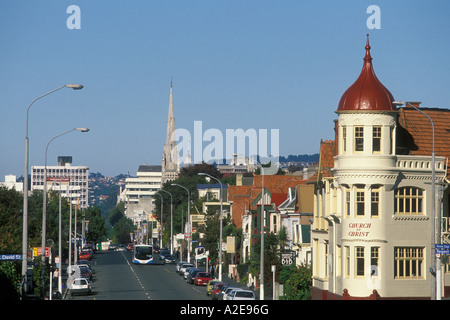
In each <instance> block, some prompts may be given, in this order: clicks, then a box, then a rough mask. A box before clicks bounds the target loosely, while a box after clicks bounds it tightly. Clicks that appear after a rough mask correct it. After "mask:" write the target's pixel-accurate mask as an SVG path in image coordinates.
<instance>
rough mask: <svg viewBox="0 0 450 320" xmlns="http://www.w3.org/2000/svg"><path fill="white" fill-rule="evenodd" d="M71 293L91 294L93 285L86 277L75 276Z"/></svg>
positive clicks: (70, 287)
mask: <svg viewBox="0 0 450 320" xmlns="http://www.w3.org/2000/svg"><path fill="white" fill-rule="evenodd" d="M69 289H70V294H71V295H73V294H91V290H92V285H91V282H90V281H89V280H88V279H86V278H73V279H72V281H71V283H70V286H69Z"/></svg>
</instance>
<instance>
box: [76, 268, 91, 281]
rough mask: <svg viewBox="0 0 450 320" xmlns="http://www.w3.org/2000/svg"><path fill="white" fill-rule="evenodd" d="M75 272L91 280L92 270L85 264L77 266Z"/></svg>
mask: <svg viewBox="0 0 450 320" xmlns="http://www.w3.org/2000/svg"><path fill="white" fill-rule="evenodd" d="M75 274H77V275H79V276H80V277H82V278H86V279H88V280H92V271H91V269H89V268H88V267H87V266H84V265H81V266H78V268H77V270H76V271H75Z"/></svg>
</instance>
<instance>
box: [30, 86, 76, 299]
mask: <svg viewBox="0 0 450 320" xmlns="http://www.w3.org/2000/svg"><path fill="white" fill-rule="evenodd" d="M62 88H71V89H74V90H80V89H82V88H83V86H82V85H81V84H66V85H63V86H61V87H58V88H56V89H54V90H52V91H49V92H47V93H45V94H43V95H41V96H39V97H37V98H36V99H34V100H33V101H31V103H30V104H29V106H28V108H27V116H26V125H25V161H24V162H25V170H24V176H23V222H22V223H23V226H22V282H23V289H22V290H23V291H22V294H23V293H24V292H27V291H28V288H27V287H28V285H27V256H28V161H29V154H28V153H29V149H30V148H29V139H28V114H29V112H30V108H31V106H32V105H33V103H35V102H36V101H37V100H39V99H41V98H43V97H45V96H48V95H49V94H51V93H53V92H55V91H58V90H60V89H62Z"/></svg>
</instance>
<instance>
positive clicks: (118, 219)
mask: <svg viewBox="0 0 450 320" xmlns="http://www.w3.org/2000/svg"><path fill="white" fill-rule="evenodd" d="M108 220H109V222H110V224H111V226H112V230H111V231H112V232H111V233H112V235H111V237H112V241H113V242H114V243H123V244H125V243H130V242H131V238H130V233H133V232H134V230H135V229H136V226H135V225H134V223H133V221H132V220H131V219H130V218H128V217H126V216H125V204H124V203H123V202H120V203H119V204H117V205H116V206H115V207H114V208H113V209H112V210H111V211H110V213H109V216H108Z"/></svg>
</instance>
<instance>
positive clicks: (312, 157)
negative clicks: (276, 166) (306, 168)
mask: <svg viewBox="0 0 450 320" xmlns="http://www.w3.org/2000/svg"><path fill="white" fill-rule="evenodd" d="M279 159H280V163H284V162H309V163H311V162H312V163H314V162H319V154H318V153H315V154H299V155H292V154H291V155H288V156H287V157H283V156H280V157H279Z"/></svg>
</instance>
